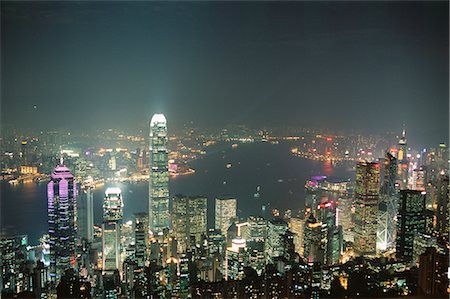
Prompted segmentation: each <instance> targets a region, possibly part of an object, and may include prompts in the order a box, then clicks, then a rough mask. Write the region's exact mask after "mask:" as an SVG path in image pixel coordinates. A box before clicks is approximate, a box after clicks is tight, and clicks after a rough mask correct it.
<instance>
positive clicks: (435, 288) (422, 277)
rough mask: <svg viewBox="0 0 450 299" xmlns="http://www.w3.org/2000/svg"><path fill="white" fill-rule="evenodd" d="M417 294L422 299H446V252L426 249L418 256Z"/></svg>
mask: <svg viewBox="0 0 450 299" xmlns="http://www.w3.org/2000/svg"><path fill="white" fill-rule="evenodd" d="M419 263H420V267H419V281H418V293H419V295H420V296H421V297H422V296H423V298H448V287H449V279H448V276H447V275H446V274H448V266H449V262H448V252H447V254H441V253H438V252H437V251H436V249H435V248H428V249H427V251H426V252H425V253H424V254H422V255H421V256H420V262H419Z"/></svg>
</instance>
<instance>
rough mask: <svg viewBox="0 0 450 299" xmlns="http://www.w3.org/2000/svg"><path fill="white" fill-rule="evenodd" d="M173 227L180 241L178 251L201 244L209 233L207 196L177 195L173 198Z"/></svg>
mask: <svg viewBox="0 0 450 299" xmlns="http://www.w3.org/2000/svg"><path fill="white" fill-rule="evenodd" d="M172 217H173V219H172V227H173V231H174V233H175V237H176V238H177V241H178V252H185V251H186V249H187V248H189V246H190V245H191V238H194V240H195V244H200V242H201V239H202V235H204V236H206V233H207V223H206V222H207V198H206V197H186V196H182V195H177V196H175V197H174V199H173V212H172Z"/></svg>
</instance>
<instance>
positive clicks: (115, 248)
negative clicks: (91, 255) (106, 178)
mask: <svg viewBox="0 0 450 299" xmlns="http://www.w3.org/2000/svg"><path fill="white" fill-rule="evenodd" d="M122 217H123V203H122V191H121V190H120V188H116V187H112V188H107V189H106V191H105V199H104V200H103V225H102V229H103V234H102V253H103V254H102V258H103V272H104V273H107V274H112V273H113V272H114V271H115V270H117V269H120V268H121V261H120V231H121V224H122Z"/></svg>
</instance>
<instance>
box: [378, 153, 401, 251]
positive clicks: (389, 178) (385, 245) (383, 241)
mask: <svg viewBox="0 0 450 299" xmlns="http://www.w3.org/2000/svg"><path fill="white" fill-rule="evenodd" d="M397 172H398V171H397V159H396V158H395V157H394V156H393V155H391V154H390V153H389V152H386V154H385V157H384V162H383V183H382V184H381V188H380V201H379V205H378V224H377V225H378V229H377V250H378V251H381V252H382V251H385V250H388V249H392V248H393V247H394V246H395V231H396V224H395V217H396V215H397V210H398V206H397V198H398V192H397V189H396V182H397Z"/></svg>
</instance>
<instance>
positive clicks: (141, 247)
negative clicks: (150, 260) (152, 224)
mask: <svg viewBox="0 0 450 299" xmlns="http://www.w3.org/2000/svg"><path fill="white" fill-rule="evenodd" d="M133 228H134V229H133V230H134V240H135V241H134V242H135V243H134V252H135V257H136V263H137V266H138V267H139V268H143V267H144V266H145V261H146V260H147V256H148V214H147V213H136V214H134V227H133Z"/></svg>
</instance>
